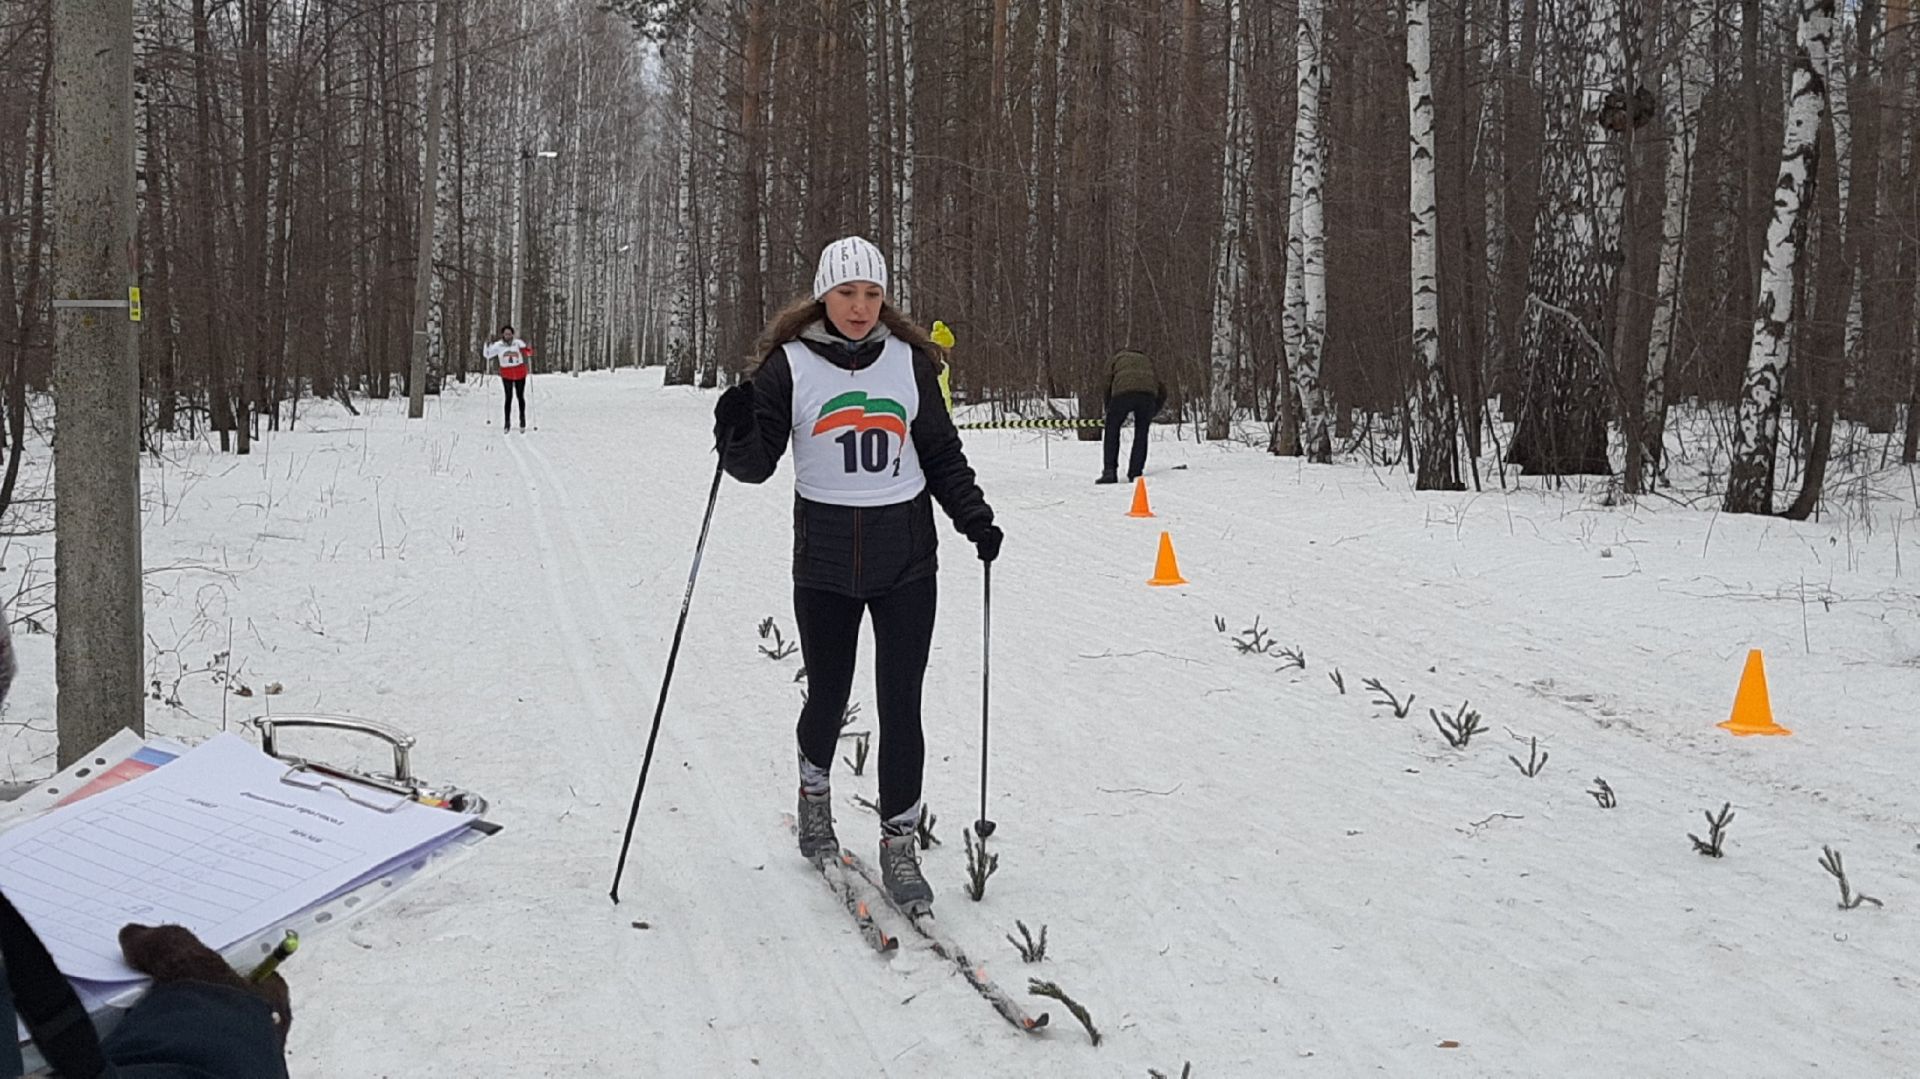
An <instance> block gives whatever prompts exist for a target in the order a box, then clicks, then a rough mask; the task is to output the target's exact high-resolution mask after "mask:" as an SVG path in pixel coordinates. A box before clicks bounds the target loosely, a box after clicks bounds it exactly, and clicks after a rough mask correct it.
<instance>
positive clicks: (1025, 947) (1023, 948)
mask: <svg viewBox="0 0 1920 1079" xmlns="http://www.w3.org/2000/svg"><path fill="white" fill-rule="evenodd" d="M1013 924H1014V926H1015V927H1016V928H1018V929H1019V930H1020V938H1019V939H1016V938H1015V937H1014V935H1013V934H1012V933H1008V934H1007V943H1008V944H1011V945H1013V946H1014V948H1015V950H1017V951H1018V952H1019V953H1020V961H1021V962H1022V963H1038V962H1040V961H1041V960H1043V959H1045V958H1046V957H1047V927H1046V926H1044V925H1043V926H1041V927H1040V939H1039V940H1035V939H1034V938H1033V934H1032V933H1030V932H1028V931H1027V923H1025V922H1023V921H1019V920H1017V919H1016V920H1015V921H1014V923H1013Z"/></svg>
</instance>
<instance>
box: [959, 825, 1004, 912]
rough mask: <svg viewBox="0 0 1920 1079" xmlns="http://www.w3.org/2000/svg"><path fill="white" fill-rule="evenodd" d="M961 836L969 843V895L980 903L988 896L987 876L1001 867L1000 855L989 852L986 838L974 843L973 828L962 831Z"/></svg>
mask: <svg viewBox="0 0 1920 1079" xmlns="http://www.w3.org/2000/svg"><path fill="white" fill-rule="evenodd" d="M960 837H961V839H962V840H964V841H965V842H966V845H967V895H968V896H969V897H970V898H972V900H973V901H974V902H975V903H978V902H980V901H981V900H982V899H985V898H986V897H987V878H988V877H991V876H993V874H994V871H995V870H997V869H999V868H1000V856H999V855H998V854H988V853H987V841H986V840H984V839H982V840H981V841H980V843H979V845H978V846H976V845H974V842H973V829H971V828H968V829H966V830H964V831H962V832H961V833H960Z"/></svg>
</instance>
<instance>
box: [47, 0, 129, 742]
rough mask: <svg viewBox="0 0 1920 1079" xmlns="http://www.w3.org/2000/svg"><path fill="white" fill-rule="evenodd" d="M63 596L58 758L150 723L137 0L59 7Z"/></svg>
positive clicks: (58, 470) (56, 329)
mask: <svg viewBox="0 0 1920 1079" xmlns="http://www.w3.org/2000/svg"><path fill="white" fill-rule="evenodd" d="M53 74H54V92H53V124H54V127H53V174H54V184H53V198H54V222H53V348H54V365H53V370H54V398H55V407H56V410H57V414H58V416H59V424H60V432H59V436H58V438H57V439H56V440H55V444H54V457H53V469H54V489H55V491H56V492H57V493H58V497H57V498H56V499H55V500H54V510H53V522H54V533H55V541H56V542H55V545H54V577H55V580H56V581H58V585H57V592H56V595H55V600H54V612H55V618H56V620H57V622H58V625H59V629H58V637H57V638H56V644H55V651H54V678H55V682H56V685H57V686H58V688H59V705H58V709H57V713H56V715H57V722H58V726H59V765H60V767H63V768H64V767H66V766H67V765H68V764H70V763H72V762H73V761H75V760H77V759H79V758H80V757H82V756H84V755H85V754H86V753H88V752H89V751H91V750H92V749H93V748H94V747H95V746H97V745H99V744H100V743H101V742H103V741H105V740H106V739H107V738H108V737H110V736H111V735H112V734H113V733H114V732H115V731H118V730H119V729H120V728H122V727H126V728H128V729H130V730H132V731H133V732H134V733H136V734H144V733H145V730H146V694H145V692H144V690H143V684H142V666H143V660H144V645H143V640H144V633H143V625H142V614H141V606H140V602H141V597H140V365H139V362H138V354H137V353H136V351H135V348H134V335H133V319H134V318H137V317H138V315H139V310H138V307H137V306H136V304H135V301H134V294H133V293H131V292H129V291H128V290H129V288H130V287H132V286H133V285H134V284H135V281H136V280H137V279H136V277H135V269H134V268H135V267H136V266H137V265H138V262H137V257H136V253H135V251H134V246H133V215H134V183H133V0H55V3H54V5H53Z"/></svg>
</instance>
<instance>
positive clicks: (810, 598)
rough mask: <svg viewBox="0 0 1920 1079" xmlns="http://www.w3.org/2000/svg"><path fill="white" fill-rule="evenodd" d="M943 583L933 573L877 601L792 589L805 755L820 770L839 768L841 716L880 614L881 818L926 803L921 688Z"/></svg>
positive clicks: (877, 642)
mask: <svg viewBox="0 0 1920 1079" xmlns="http://www.w3.org/2000/svg"><path fill="white" fill-rule="evenodd" d="M937 580H938V579H937V578H935V577H933V576H932V575H929V576H926V577H923V578H921V579H920V580H917V581H912V582H909V583H907V584H903V585H901V586H900V587H899V588H896V589H894V590H893V591H891V592H888V593H887V594H886V595H883V596H875V597H873V598H872V599H855V598H854V597H852V596H843V595H841V594H840V593H838V592H827V591H824V590H821V589H817V588H800V587H797V586H796V587H795V588H794V590H793V619H794V621H795V622H796V623H798V624H799V627H800V659H801V661H802V662H804V663H805V664H806V665H807V703H806V705H805V706H804V707H803V708H801V709H800V726H799V729H798V731H797V733H798V735H799V740H800V752H801V753H804V754H806V757H807V760H808V761H810V762H812V763H813V764H814V765H815V766H816V767H819V768H832V767H833V760H834V757H835V756H837V755H838V753H837V748H838V743H839V741H840V721H841V718H842V717H843V716H844V715H845V714H846V710H847V697H848V695H849V694H850V693H851V692H852V690H853V661H854V657H855V655H856V654H857V649H858V646H859V642H860V620H861V617H862V616H863V615H864V614H865V613H866V612H868V611H871V612H872V613H873V645H874V652H873V661H874V695H875V697H876V698H877V700H876V711H877V712H878V713H879V717H880V816H881V818H882V819H891V818H893V817H896V816H898V815H900V814H902V813H905V812H906V811H907V810H909V809H912V808H913V804H914V803H915V802H917V801H919V800H920V772H921V769H922V767H923V766H924V765H925V762H926V755H927V744H926V739H925V736H924V735H923V734H922V732H921V729H920V688H921V685H922V684H923V683H924V682H925V681H926V675H927V653H928V650H929V649H930V647H931V646H932V643H933V615H934V608H935V607H936V606H937V603H936V600H937V598H938V595H939V590H938V583H937Z"/></svg>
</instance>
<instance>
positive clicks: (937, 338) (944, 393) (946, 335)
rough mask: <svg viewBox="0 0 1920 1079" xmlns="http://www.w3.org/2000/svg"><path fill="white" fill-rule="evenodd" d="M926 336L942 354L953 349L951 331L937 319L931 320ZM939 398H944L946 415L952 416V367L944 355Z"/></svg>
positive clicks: (942, 357) (941, 361)
mask: <svg viewBox="0 0 1920 1079" xmlns="http://www.w3.org/2000/svg"><path fill="white" fill-rule="evenodd" d="M927 336H928V337H931V338H933V343H934V344H936V345H939V346H940V350H941V351H942V352H943V353H944V352H945V351H946V350H948V349H951V348H952V347H953V331H952V330H949V329H947V324H946V323H944V322H942V321H940V320H939V319H934V320H933V329H932V330H930V331H928V333H927ZM940 396H941V397H944V398H946V401H947V414H948V415H949V416H951V415H952V414H953V365H951V364H949V363H948V362H947V358H946V357H945V356H944V355H943V356H941V357H940Z"/></svg>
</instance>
